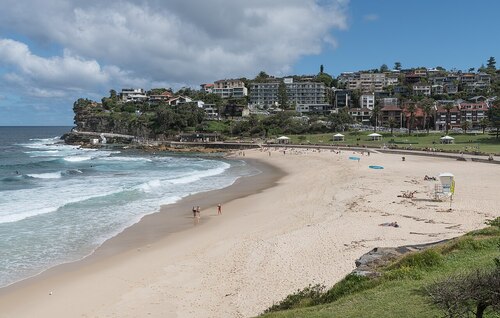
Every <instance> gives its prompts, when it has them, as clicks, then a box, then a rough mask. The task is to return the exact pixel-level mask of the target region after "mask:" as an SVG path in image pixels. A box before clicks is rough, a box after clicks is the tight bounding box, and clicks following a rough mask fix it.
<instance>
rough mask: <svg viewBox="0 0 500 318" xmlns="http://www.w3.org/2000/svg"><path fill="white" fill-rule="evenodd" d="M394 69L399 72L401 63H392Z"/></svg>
mask: <svg viewBox="0 0 500 318" xmlns="http://www.w3.org/2000/svg"><path fill="white" fill-rule="evenodd" d="M394 69H395V70H398V71H401V62H395V63H394Z"/></svg>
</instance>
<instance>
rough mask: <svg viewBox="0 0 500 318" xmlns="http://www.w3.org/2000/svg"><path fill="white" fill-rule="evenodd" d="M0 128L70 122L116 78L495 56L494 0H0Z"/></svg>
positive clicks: (161, 79)
mask: <svg viewBox="0 0 500 318" xmlns="http://www.w3.org/2000/svg"><path fill="white" fill-rule="evenodd" d="M3 2H5V3H3V7H2V11H0V78H1V79H2V85H1V86H0V125H72V122H73V112H72V104H73V102H74V101H75V100H76V99H77V98H79V97H86V98H91V99H94V100H100V99H101V97H102V96H104V95H107V94H108V92H109V90H110V89H116V90H120V89H121V88H123V87H142V88H145V89H150V88H153V87H172V88H174V89H178V88H180V87H182V86H192V87H197V86H198V85H199V84H201V83H205V82H213V81H215V80H218V79H222V78H235V77H243V76H245V77H249V78H253V77H254V76H255V75H256V74H257V73H258V72H259V71H261V70H264V71H266V72H267V73H269V74H273V75H277V76H284V75H291V74H315V73H317V72H318V70H319V65H321V64H323V65H324V66H325V71H326V72H328V73H330V74H332V75H334V76H337V75H338V74H339V73H340V72H343V71H356V70H362V69H372V68H378V67H380V65H382V64H387V65H388V66H389V67H393V65H394V62H396V61H399V62H401V63H402V65H403V67H407V68H410V67H417V66H426V67H435V66H442V67H445V68H446V69H452V68H456V69H458V70H467V69H468V68H470V67H475V68H477V67H479V66H480V65H481V64H483V63H484V64H485V63H486V60H487V59H488V58H489V57H490V56H494V57H496V58H497V59H498V58H500V54H499V53H500V41H498V31H500V27H499V26H498V23H497V22H495V19H496V16H495V15H497V14H498V12H500V1H495V0H478V1H464V0H455V1H452V0H440V1H435V0H434V1H431V0H418V1H402V0H385V1H384V0H351V1H348V0H273V1H268V0H254V1H234V0H212V1H209V2H207V1H199V0H191V1H186V0H170V1H169V2H168V5H166V4H165V2H163V1H161V0H146V1H143V0H122V1H106V2H102V1H99V0H86V1H83V0H82V1H79V0H75V1H71V2H69V1H60V0H46V1H43V2H39V1H35V0H26V1H17V0H4V1H3Z"/></svg>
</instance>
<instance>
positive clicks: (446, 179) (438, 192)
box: [434, 172, 455, 200]
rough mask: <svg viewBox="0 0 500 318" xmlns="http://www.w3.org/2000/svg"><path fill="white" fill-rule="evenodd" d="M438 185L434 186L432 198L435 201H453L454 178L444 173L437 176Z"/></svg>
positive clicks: (450, 174)
mask: <svg viewBox="0 0 500 318" xmlns="http://www.w3.org/2000/svg"><path fill="white" fill-rule="evenodd" d="M438 177H439V181H440V183H438V184H436V185H435V188H434V196H435V198H436V199H437V200H441V199H443V198H450V200H452V199H453V194H454V193H455V176H454V175H453V174H452V173H449V172H444V173H441V174H440V175H439V176H438Z"/></svg>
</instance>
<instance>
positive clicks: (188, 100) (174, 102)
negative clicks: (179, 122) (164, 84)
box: [167, 96, 193, 106]
mask: <svg viewBox="0 0 500 318" xmlns="http://www.w3.org/2000/svg"><path fill="white" fill-rule="evenodd" d="M192 101H193V99H192V98H190V97H187V96H177V97H172V98H170V99H169V100H168V101H167V104H168V105H170V106H177V105H179V104H185V103H191V102H192Z"/></svg>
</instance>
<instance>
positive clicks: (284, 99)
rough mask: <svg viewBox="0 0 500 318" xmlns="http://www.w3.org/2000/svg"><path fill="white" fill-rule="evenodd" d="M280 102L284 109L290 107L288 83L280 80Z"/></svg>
mask: <svg viewBox="0 0 500 318" xmlns="http://www.w3.org/2000/svg"><path fill="white" fill-rule="evenodd" d="M278 103H279V104H280V107H281V108H282V109H286V108H288V95H287V93H286V85H285V83H284V82H280V84H279V86H278Z"/></svg>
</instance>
